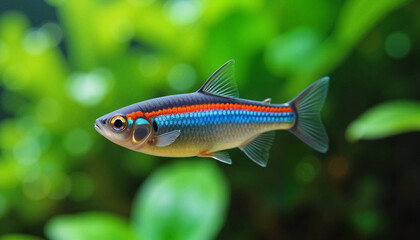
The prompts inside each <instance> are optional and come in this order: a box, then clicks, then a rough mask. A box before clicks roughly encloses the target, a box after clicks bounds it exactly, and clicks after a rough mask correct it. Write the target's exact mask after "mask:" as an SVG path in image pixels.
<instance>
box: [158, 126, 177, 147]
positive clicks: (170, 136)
mask: <svg viewBox="0 0 420 240" xmlns="http://www.w3.org/2000/svg"><path fill="white" fill-rule="evenodd" d="M179 134H181V130H174V131H171V132H167V133H164V134H162V135H159V136H157V137H156V138H157V143H156V146H158V147H165V146H168V145H169V144H171V143H173V142H175V140H176V139H177V138H178V137H179Z"/></svg>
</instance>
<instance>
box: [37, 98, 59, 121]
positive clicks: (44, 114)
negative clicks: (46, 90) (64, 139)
mask: <svg viewBox="0 0 420 240" xmlns="http://www.w3.org/2000/svg"><path fill="white" fill-rule="evenodd" d="M60 115H61V106H60V104H59V103H58V102H57V101H56V100H54V99H51V98H44V99H42V100H41V101H40V102H39V103H38V104H37V106H36V117H37V118H38V119H39V120H40V121H41V122H43V123H54V122H55V121H57V120H58V118H59V117H60Z"/></svg>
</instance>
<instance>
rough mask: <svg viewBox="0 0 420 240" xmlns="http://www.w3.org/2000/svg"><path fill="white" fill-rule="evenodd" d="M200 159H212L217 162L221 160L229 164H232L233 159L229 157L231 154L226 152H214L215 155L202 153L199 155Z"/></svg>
mask: <svg viewBox="0 0 420 240" xmlns="http://www.w3.org/2000/svg"><path fill="white" fill-rule="evenodd" d="M198 156H199V157H211V158H214V159H216V160H219V161H221V162H224V163H227V164H232V159H231V158H230V156H229V153H228V152H226V151H222V152H213V153H206V152H203V153H200V154H199V155H198Z"/></svg>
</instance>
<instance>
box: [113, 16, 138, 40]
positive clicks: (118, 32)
mask: <svg viewBox="0 0 420 240" xmlns="http://www.w3.org/2000/svg"><path fill="white" fill-rule="evenodd" d="M111 31H112V36H113V38H114V39H115V40H116V41H118V42H127V41H130V40H131V39H132V38H133V36H134V33H135V27H134V25H133V23H132V22H130V21H129V20H128V19H118V20H117V21H116V22H115V23H114V24H113V25H112V27H111Z"/></svg>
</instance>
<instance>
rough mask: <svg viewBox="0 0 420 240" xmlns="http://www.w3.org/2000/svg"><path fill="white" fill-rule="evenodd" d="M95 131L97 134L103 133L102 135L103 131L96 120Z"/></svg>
mask: <svg viewBox="0 0 420 240" xmlns="http://www.w3.org/2000/svg"><path fill="white" fill-rule="evenodd" d="M94 126H95V130H96V131H97V132H98V133H100V134H102V135H103V133H104V131H103V129H102V128H101V124H100V123H98V120H96V122H95V125H94Z"/></svg>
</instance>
